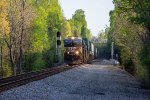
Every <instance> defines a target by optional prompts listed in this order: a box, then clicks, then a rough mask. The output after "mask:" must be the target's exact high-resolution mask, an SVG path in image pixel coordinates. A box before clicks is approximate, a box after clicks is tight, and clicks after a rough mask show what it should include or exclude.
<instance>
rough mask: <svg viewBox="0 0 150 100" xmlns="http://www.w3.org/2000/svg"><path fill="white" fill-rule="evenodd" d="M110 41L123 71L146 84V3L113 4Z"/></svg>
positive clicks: (149, 17)
mask: <svg viewBox="0 0 150 100" xmlns="http://www.w3.org/2000/svg"><path fill="white" fill-rule="evenodd" d="M113 3H114V5H115V9H114V10H113V11H111V12H110V22H111V23H110V31H109V33H110V37H111V41H113V42H115V48H116V51H117V53H118V54H119V60H120V62H121V65H122V66H123V68H124V69H126V70H127V71H129V72H130V73H132V74H134V75H136V76H137V77H139V78H140V79H142V80H145V81H150V1H149V0H113Z"/></svg>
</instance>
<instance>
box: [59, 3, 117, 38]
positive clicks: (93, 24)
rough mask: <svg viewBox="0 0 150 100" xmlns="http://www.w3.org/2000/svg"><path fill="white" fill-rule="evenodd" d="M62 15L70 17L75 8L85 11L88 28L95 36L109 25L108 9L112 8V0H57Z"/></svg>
mask: <svg viewBox="0 0 150 100" xmlns="http://www.w3.org/2000/svg"><path fill="white" fill-rule="evenodd" d="M59 3H60V5H61V7H62V9H63V12H64V16H65V17H66V18H67V19H70V18H71V17H72V15H73V14H74V12H75V11H76V10H77V9H82V10H84V11H85V15H86V20H87V24H88V28H89V29H90V30H91V33H92V34H93V35H94V36H96V35H97V34H98V33H99V32H100V31H101V30H104V29H105V27H106V25H108V26H109V11H110V10H113V9H114V5H113V3H112V0H59Z"/></svg>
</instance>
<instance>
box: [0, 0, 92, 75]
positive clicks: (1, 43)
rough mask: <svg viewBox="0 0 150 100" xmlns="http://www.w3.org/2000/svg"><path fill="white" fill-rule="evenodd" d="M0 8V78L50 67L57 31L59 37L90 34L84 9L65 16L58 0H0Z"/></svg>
mask: <svg viewBox="0 0 150 100" xmlns="http://www.w3.org/2000/svg"><path fill="white" fill-rule="evenodd" d="M0 9H1V12H0V58H1V59H0V77H8V76H11V75H16V74H20V73H25V72H29V71H35V70H40V69H43V68H48V67H51V66H53V65H54V63H55V62H56V55H55V54H56V33H57V31H60V32H61V35H62V40H63V38H65V37H67V36H82V37H86V38H90V35H91V33H90V30H89V29H88V28H87V22H86V19H85V14H84V11H83V10H82V9H78V10H76V11H75V13H74V14H73V16H72V18H71V19H66V18H65V17H64V15H63V11H62V8H61V6H60V5H59V2H58V0H0ZM61 46H62V62H63V50H64V49H63V43H62V44H61Z"/></svg>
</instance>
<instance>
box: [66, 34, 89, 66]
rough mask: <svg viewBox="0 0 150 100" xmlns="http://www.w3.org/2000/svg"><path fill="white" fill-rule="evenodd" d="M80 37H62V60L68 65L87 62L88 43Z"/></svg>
mask: <svg viewBox="0 0 150 100" xmlns="http://www.w3.org/2000/svg"><path fill="white" fill-rule="evenodd" d="M85 40H86V39H83V38H81V37H67V38H65V39H64V49H65V50H64V60H65V62H66V63H68V64H69V65H73V64H81V63H87V62H88V60H89V53H90V51H89V47H88V46H89V45H87V43H86V42H87V41H85Z"/></svg>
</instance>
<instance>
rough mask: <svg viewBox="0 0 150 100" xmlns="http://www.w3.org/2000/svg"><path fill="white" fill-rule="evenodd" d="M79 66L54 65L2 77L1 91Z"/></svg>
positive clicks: (0, 80) (0, 81)
mask: <svg viewBox="0 0 150 100" xmlns="http://www.w3.org/2000/svg"><path fill="white" fill-rule="evenodd" d="M77 66H78V65H74V66H68V65H65V66H61V67H53V68H48V69H44V70H41V71H36V72H29V73H25V74H20V75H17V76H12V77H8V78H3V79H0V92H2V91H5V90H8V89H11V88H14V87H18V86H21V85H24V84H27V83H29V82H32V81H36V80H40V79H43V78H45V77H48V76H51V75H54V74H57V73H60V72H63V71H66V70H69V69H72V68H74V67H77Z"/></svg>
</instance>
